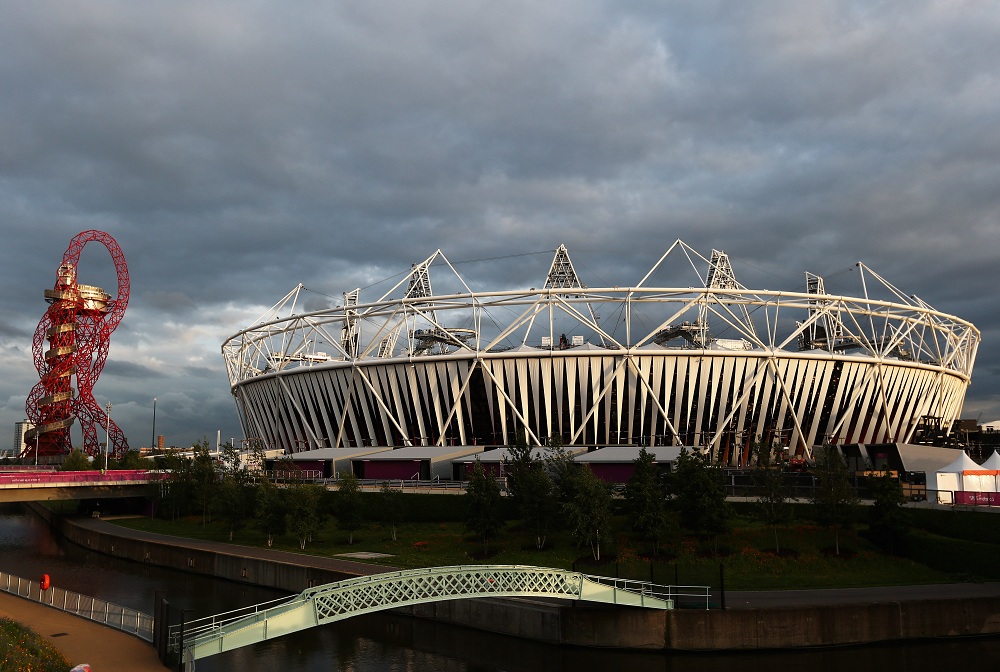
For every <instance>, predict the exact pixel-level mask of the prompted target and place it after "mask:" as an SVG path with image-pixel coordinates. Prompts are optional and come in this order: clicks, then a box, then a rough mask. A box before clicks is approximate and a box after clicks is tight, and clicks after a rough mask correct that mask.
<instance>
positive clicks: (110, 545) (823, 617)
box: [32, 505, 1000, 651]
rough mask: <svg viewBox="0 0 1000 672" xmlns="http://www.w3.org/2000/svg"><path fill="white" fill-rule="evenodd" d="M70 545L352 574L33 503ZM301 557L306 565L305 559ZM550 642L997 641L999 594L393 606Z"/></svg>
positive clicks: (226, 567) (685, 646)
mask: <svg viewBox="0 0 1000 672" xmlns="http://www.w3.org/2000/svg"><path fill="white" fill-rule="evenodd" d="M32 509H34V510H35V511H36V512H37V513H38V514H39V515H41V516H42V517H44V518H45V519H46V520H48V521H49V522H50V524H52V525H53V526H54V527H55V528H56V529H57V530H58V531H59V533H60V534H62V535H63V536H65V537H66V538H67V539H69V540H70V541H72V542H74V543H76V544H79V545H80V546H83V547H85V548H89V549H92V550H94V551H97V552H99V553H104V554H106V555H112V556H114V557H118V558H126V559H129V560H134V561H136V562H145V563H149V564H154V565H159V566H164V567H172V568H174V569H179V570H182V571H192V572H198V573H200V574H207V575H209V576H215V577H218V578H223V579H230V580H232V581H238V582H243V583H252V584H255V585H260V586H267V587H271V588H278V589H281V590H286V591H288V592H290V593H298V592H301V591H302V590H304V589H305V588H308V587H311V586H317V585H322V584H324V583H330V582H333V581H339V580H341V579H344V578H349V575H347V574H344V573H340V572H333V571H328V570H324V569H320V568H315V567H306V566H301V565H298V564H291V563H285V562H276V561H271V560H261V559H256V558H247V557H242V556H239V555H230V554H224V553H216V552H210V551H201V550H197V549H189V548H184V547H182V546H176V545H170V544H166V543H156V542H147V541H140V540H132V539H127V538H124V537H117V536H115V535H113V534H107V533H102V532H95V531H92V530H89V529H86V528H82V527H79V526H77V525H74V524H73V523H72V521H71V520H67V519H64V518H61V517H59V516H54V515H53V514H52V513H51V511H49V510H48V509H46V508H44V507H42V506H38V505H33V506H32ZM303 559H306V558H303ZM395 611H397V612H398V613H404V614H408V615H411V616H415V617H418V618H423V619H432V620H436V621H440V622H444V623H450V624H455V625H462V626H467V627H473V628H478V629H481V630H486V631H489V632H496V633H500V634H505V635H512V636H516V637H524V638H528V639H533V640H536V641H541V642H548V643H552V644H568V645H574V646H590V647H607V648H621V649H651V650H660V649H670V650H678V651H709V650H748V649H778V648H781V649H783V648H798V647H817V646H842V645H846V644H866V643H872V642H885V641H896V640H904V639H924V638H933V637H952V636H968V635H997V634H1000V597H980V598H962V599H954V600H925V601H920V602H882V603H877V604H843V605H832V606H830V605H828V606H813V607H794V608H791V607H784V608H769V609H733V610H721V609H712V610H699V609H690V610H688V609H683V610H675V611H654V610H650V609H638V608H627V607H617V608H614V607H603V606H589V605H585V604H582V603H575V602H557V601H539V600H530V599H475V600H449V601H445V602H436V603H432V604H425V605H418V606H414V607H406V608H402V609H396V610H395Z"/></svg>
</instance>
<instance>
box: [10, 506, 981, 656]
mask: <svg viewBox="0 0 1000 672" xmlns="http://www.w3.org/2000/svg"><path fill="white" fill-rule="evenodd" d="M0 570H2V571H5V572H9V573H11V574H16V575H19V576H23V577H28V578H33V579H34V578H37V577H38V576H40V575H41V574H42V573H47V574H49V575H50V576H51V577H52V582H53V583H54V584H55V585H58V586H59V587H61V588H66V589H69V590H75V591H77V592H80V593H85V594H88V595H94V596H96V597H100V598H102V599H105V600H109V601H111V602H116V603H118V604H122V605H125V606H128V607H132V608H134V609H139V610H142V611H145V612H147V613H149V612H151V611H152V605H153V594H154V592H155V591H163V592H164V593H165V594H166V595H168V599H169V600H170V602H171V605H172V606H173V607H174V609H175V610H176V611H175V614H177V613H179V610H180V609H185V610H188V609H190V610H192V612H191V613H192V615H193V616H194V617H198V616H204V615H209V614H215V613H219V612H222V611H227V610H230V609H236V608H239V607H242V606H247V605H251V604H258V603H260V602H265V601H268V600H272V599H275V598H277V597H280V596H281V595H282V593H280V592H278V591H273V590H269V589H263V588H257V587H254V586H247V585H244V584H238V583H234V582H230V581H222V580H216V579H210V578H207V577H203V576H199V575H195V574H187V573H185V572H179V571H174V570H166V569H161V568H158V567H151V566H147V565H142V564H139V563H134V562H129V561H126V560H120V559H116V558H110V557H108V556H104V555H100V554H97V553H92V552H90V551H88V550H87V549H85V548H81V547H79V546H76V545H74V544H70V543H68V542H65V541H63V540H61V539H59V538H57V537H55V536H54V535H53V534H52V533H51V532H50V530H49V528H48V526H47V525H46V524H45V523H44V522H42V521H39V520H38V519H37V518H35V517H33V516H30V515H26V514H25V513H24V512H23V511H22V510H21V509H20V508H19V507H7V508H3V507H0ZM958 664H961V665H965V666H968V665H975V666H976V667H978V668H983V669H1000V639H997V638H991V639H964V640H940V641H931V642H916V643H906V644H898V645H884V646H866V647H845V648H839V649H827V650H822V651H815V650H810V651H788V652H756V653H740V654H730V653H724V654H715V653H712V654H704V653H702V654H664V653H661V652H649V653H641V652H624V653H623V652H617V651H605V650H586V649H576V648H563V647H556V646H549V645H544V644H538V643H534V642H529V641H525V640H521V639H515V638H509V637H503V636H498V635H491V634H488V633H483V632H478V631H475V630H468V629H464V628H457V627H450V626H444V625H440V624H435V623H432V622H429V621H423V620H419V619H410V618H405V617H402V616H395V615H392V614H386V613H382V614H371V615H367V616H359V617H355V618H352V619H350V620H347V621H343V622H340V623H335V624H332V625H328V626H325V627H322V628H315V629H313V630H309V631H304V632H300V633H296V634H294V635H290V636H287V637H283V638H281V639H278V640H272V641H269V642H263V643H261V644H257V645H254V646H251V647H247V648H244V649H241V650H238V651H232V652H229V653H225V654H221V655H218V656H213V657H211V658H206V659H204V660H201V661H198V664H197V669H198V671H199V672H229V671H235V670H250V669H265V670H266V669H274V670H282V671H283V672H285V671H289V672H321V671H324V672H326V671H330V670H345V671H348V672H369V671H371V672H375V671H383V670H389V671H392V672H404V671H405V672H410V671H414V672H416V671H421V672H422V671H427V670H435V671H441V672H499V671H501V670H503V671H505V672H590V671H594V672H609V671H612V670H615V671H616V670H628V671H629V672H691V670H698V671H699V672H701V671H704V672H732V671H733V670H739V672H774V670H776V669H777V670H781V669H806V670H810V672H827V671H829V672H844V671H845V670H850V672H886V670H890V669H892V670H906V671H907V672H941V670H948V669H952V668H954V667H955V666H956V665H958Z"/></svg>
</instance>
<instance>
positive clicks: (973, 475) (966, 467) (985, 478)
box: [935, 451, 1000, 504]
mask: <svg viewBox="0 0 1000 672" xmlns="http://www.w3.org/2000/svg"><path fill="white" fill-rule="evenodd" d="M996 457H997V456H996V453H994V454H993V458H996ZM993 458H990V459H993ZM997 459H998V461H1000V458H997ZM987 462H988V461H987ZM998 473H1000V470H997V469H996V468H992V469H991V468H990V466H988V465H987V464H984V465H982V466H979V465H978V464H976V463H975V462H974V461H973V460H972V458H970V457H969V456H968V455H966V454H965V452H964V451H963V452H960V453H959V455H958V458H956V459H955V461H954V462H952V463H951V464H949V465H947V466H944V467H942V468H941V469H939V470H938V471H937V473H936V474H935V476H936V480H937V490H938V503H939V504H954V503H956V499H958V502H957V503H970V502H964V501H962V499H963V497H962V496H958V497H956V496H955V493H958V492H961V493H972V492H994V493H995V492H997V475H998Z"/></svg>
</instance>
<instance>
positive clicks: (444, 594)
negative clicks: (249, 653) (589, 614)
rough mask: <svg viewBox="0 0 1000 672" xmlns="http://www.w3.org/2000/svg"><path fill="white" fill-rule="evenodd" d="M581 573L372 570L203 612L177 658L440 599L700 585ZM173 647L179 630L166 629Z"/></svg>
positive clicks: (643, 598) (648, 604)
mask: <svg viewBox="0 0 1000 672" xmlns="http://www.w3.org/2000/svg"><path fill="white" fill-rule="evenodd" d="M697 589H698V592H697V594H696V593H695V592H693V590H691V589H682V590H678V587H677V586H657V585H655V584H651V583H647V582H641V581H628V580H623V579H611V578H604V577H595V576H588V575H585V574H580V573H579V572H570V571H567V570H562V569H548V568H544V567H531V566H526V565H464V566H457V567H429V568H426V569H411V570H406V571H399V572H386V573H384V574H373V575H371V576H363V577H358V578H354V579H347V580H344V581H338V582H336V583H329V584H326V585H324V586H318V587H316V588H309V589H307V590H305V591H303V592H302V593H301V594H299V595H297V596H295V597H292V598H290V599H287V600H280V601H276V602H270V603H267V604H262V605H257V606H255V607H249V608H247V609H244V610H240V611H239V612H233V613H229V614H221V615H219V616H210V617H208V618H204V619H200V620H197V621H193V622H191V623H189V624H186V626H185V632H184V652H183V657H184V660H185V662H190V661H192V660H198V659H201V658H205V657H208V656H211V655H215V654H217V653H223V652H225V651H232V650H233V649H238V648H240V647H243V646H247V645H249V644H255V643H257V642H262V641H265V640H268V639H274V638H276V637H282V636H284V635H287V634H290V633H292V632H297V631H299V630H304V629H306V628H312V627H316V626H319V625H324V624H326V623H333V622H334V621H340V620H343V619H346V618H351V617H352V616H358V615H360V614H367V613H371V612H374V611H382V610H385V609H393V608H396V607H403V606H409V605H416V604H426V603H428V602H440V601H442V600H458V599H468V598H483V597H494V598H496V597H546V598H559V599H564V600H584V601H589V602H601V603H605V604H616V605H621V606H630V607H644V608H647V609H672V608H673V599H674V596H676V595H681V594H683V595H686V596H688V597H694V596H697V597H700V598H701V599H704V600H705V608H708V603H707V597H708V590H707V588H704V587H697ZM171 639H172V645H173V646H174V648H175V650H176V648H177V647H178V646H179V632H176V631H175V632H174V633H172V635H171Z"/></svg>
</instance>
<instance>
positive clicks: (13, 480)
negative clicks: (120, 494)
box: [0, 469, 164, 485]
mask: <svg viewBox="0 0 1000 672" xmlns="http://www.w3.org/2000/svg"><path fill="white" fill-rule="evenodd" d="M163 477H164V474H162V473H160V472H149V471H145V470H143V469H122V470H113V471H107V472H105V473H103V474H102V473H101V472H99V471H34V472H10V473H0V485H32V484H39V485H51V484H54V485H58V484H67V485H72V484H76V483H146V482H148V481H158V480H160V479H162V478H163Z"/></svg>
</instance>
